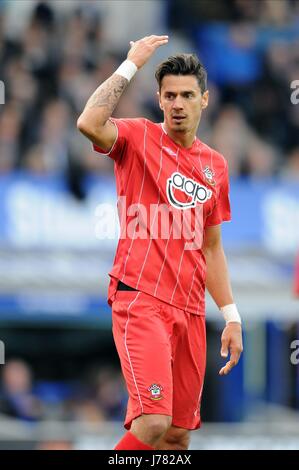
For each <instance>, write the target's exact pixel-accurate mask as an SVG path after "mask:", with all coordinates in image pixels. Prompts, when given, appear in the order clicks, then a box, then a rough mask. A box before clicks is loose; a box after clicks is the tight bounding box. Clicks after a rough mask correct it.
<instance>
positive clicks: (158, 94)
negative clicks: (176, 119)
mask: <svg viewBox="0 0 299 470" xmlns="http://www.w3.org/2000/svg"><path fill="white" fill-rule="evenodd" d="M157 96H158V100H159V107H160V109H161V110H162V111H164V109H163V106H162V103H161V95H160V93H159V92H158V91H157Z"/></svg>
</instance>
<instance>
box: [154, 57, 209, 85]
mask: <svg viewBox="0 0 299 470" xmlns="http://www.w3.org/2000/svg"><path fill="white" fill-rule="evenodd" d="M165 75H194V76H195V77H196V78H197V81H198V84H199V87H200V89H201V92H202V93H204V92H205V91H206V89H207V72H206V69H205V68H204V66H203V65H202V63H201V62H200V61H199V59H198V57H197V56H196V55H195V54H179V55H175V56H171V57H168V59H167V60H165V61H164V62H162V63H161V64H160V65H158V67H157V70H156V73H155V77H156V80H157V82H158V84H159V89H160V90H161V84H162V80H163V78H164V77H165Z"/></svg>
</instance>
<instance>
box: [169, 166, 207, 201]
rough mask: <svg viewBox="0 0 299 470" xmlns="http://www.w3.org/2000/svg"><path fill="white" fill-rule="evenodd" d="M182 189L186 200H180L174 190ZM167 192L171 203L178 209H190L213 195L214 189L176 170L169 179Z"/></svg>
mask: <svg viewBox="0 0 299 470" xmlns="http://www.w3.org/2000/svg"><path fill="white" fill-rule="evenodd" d="M175 189H177V190H180V191H182V192H183V193H184V194H185V195H186V196H187V197H188V199H187V201H186V202H182V201H179V200H178V199H177V198H176V197H175V195H174V190H175ZM166 193H167V197H168V200H169V202H170V204H171V205H172V206H173V207H176V208H177V209H182V210H183V209H190V208H192V207H195V206H196V204H197V203H199V204H203V203H204V202H206V201H207V200H208V199H210V198H211V197H212V191H211V190H210V189H208V188H206V187H205V186H204V185H202V184H200V183H198V182H197V181H194V180H192V179H191V178H187V177H186V176H184V175H182V173H180V172H178V171H176V172H174V173H173V174H172V175H171V177H170V178H168V180H167V186H166Z"/></svg>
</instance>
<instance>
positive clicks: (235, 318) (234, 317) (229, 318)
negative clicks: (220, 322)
mask: <svg viewBox="0 0 299 470" xmlns="http://www.w3.org/2000/svg"><path fill="white" fill-rule="evenodd" d="M220 311H221V313H222V315H223V318H224V320H225V321H226V324H228V323H232V322H237V323H242V322H241V317H240V315H239V312H238V309H237V306H236V304H229V305H225V306H224V307H221V308H220Z"/></svg>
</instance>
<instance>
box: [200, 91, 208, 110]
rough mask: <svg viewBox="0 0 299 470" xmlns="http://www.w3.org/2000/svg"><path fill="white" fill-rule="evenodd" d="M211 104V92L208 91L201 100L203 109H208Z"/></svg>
mask: <svg viewBox="0 0 299 470" xmlns="http://www.w3.org/2000/svg"><path fill="white" fill-rule="evenodd" d="M208 104H209V90H206V91H205V92H204V94H203V95H202V98H201V108H202V109H206V108H207V106H208Z"/></svg>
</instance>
